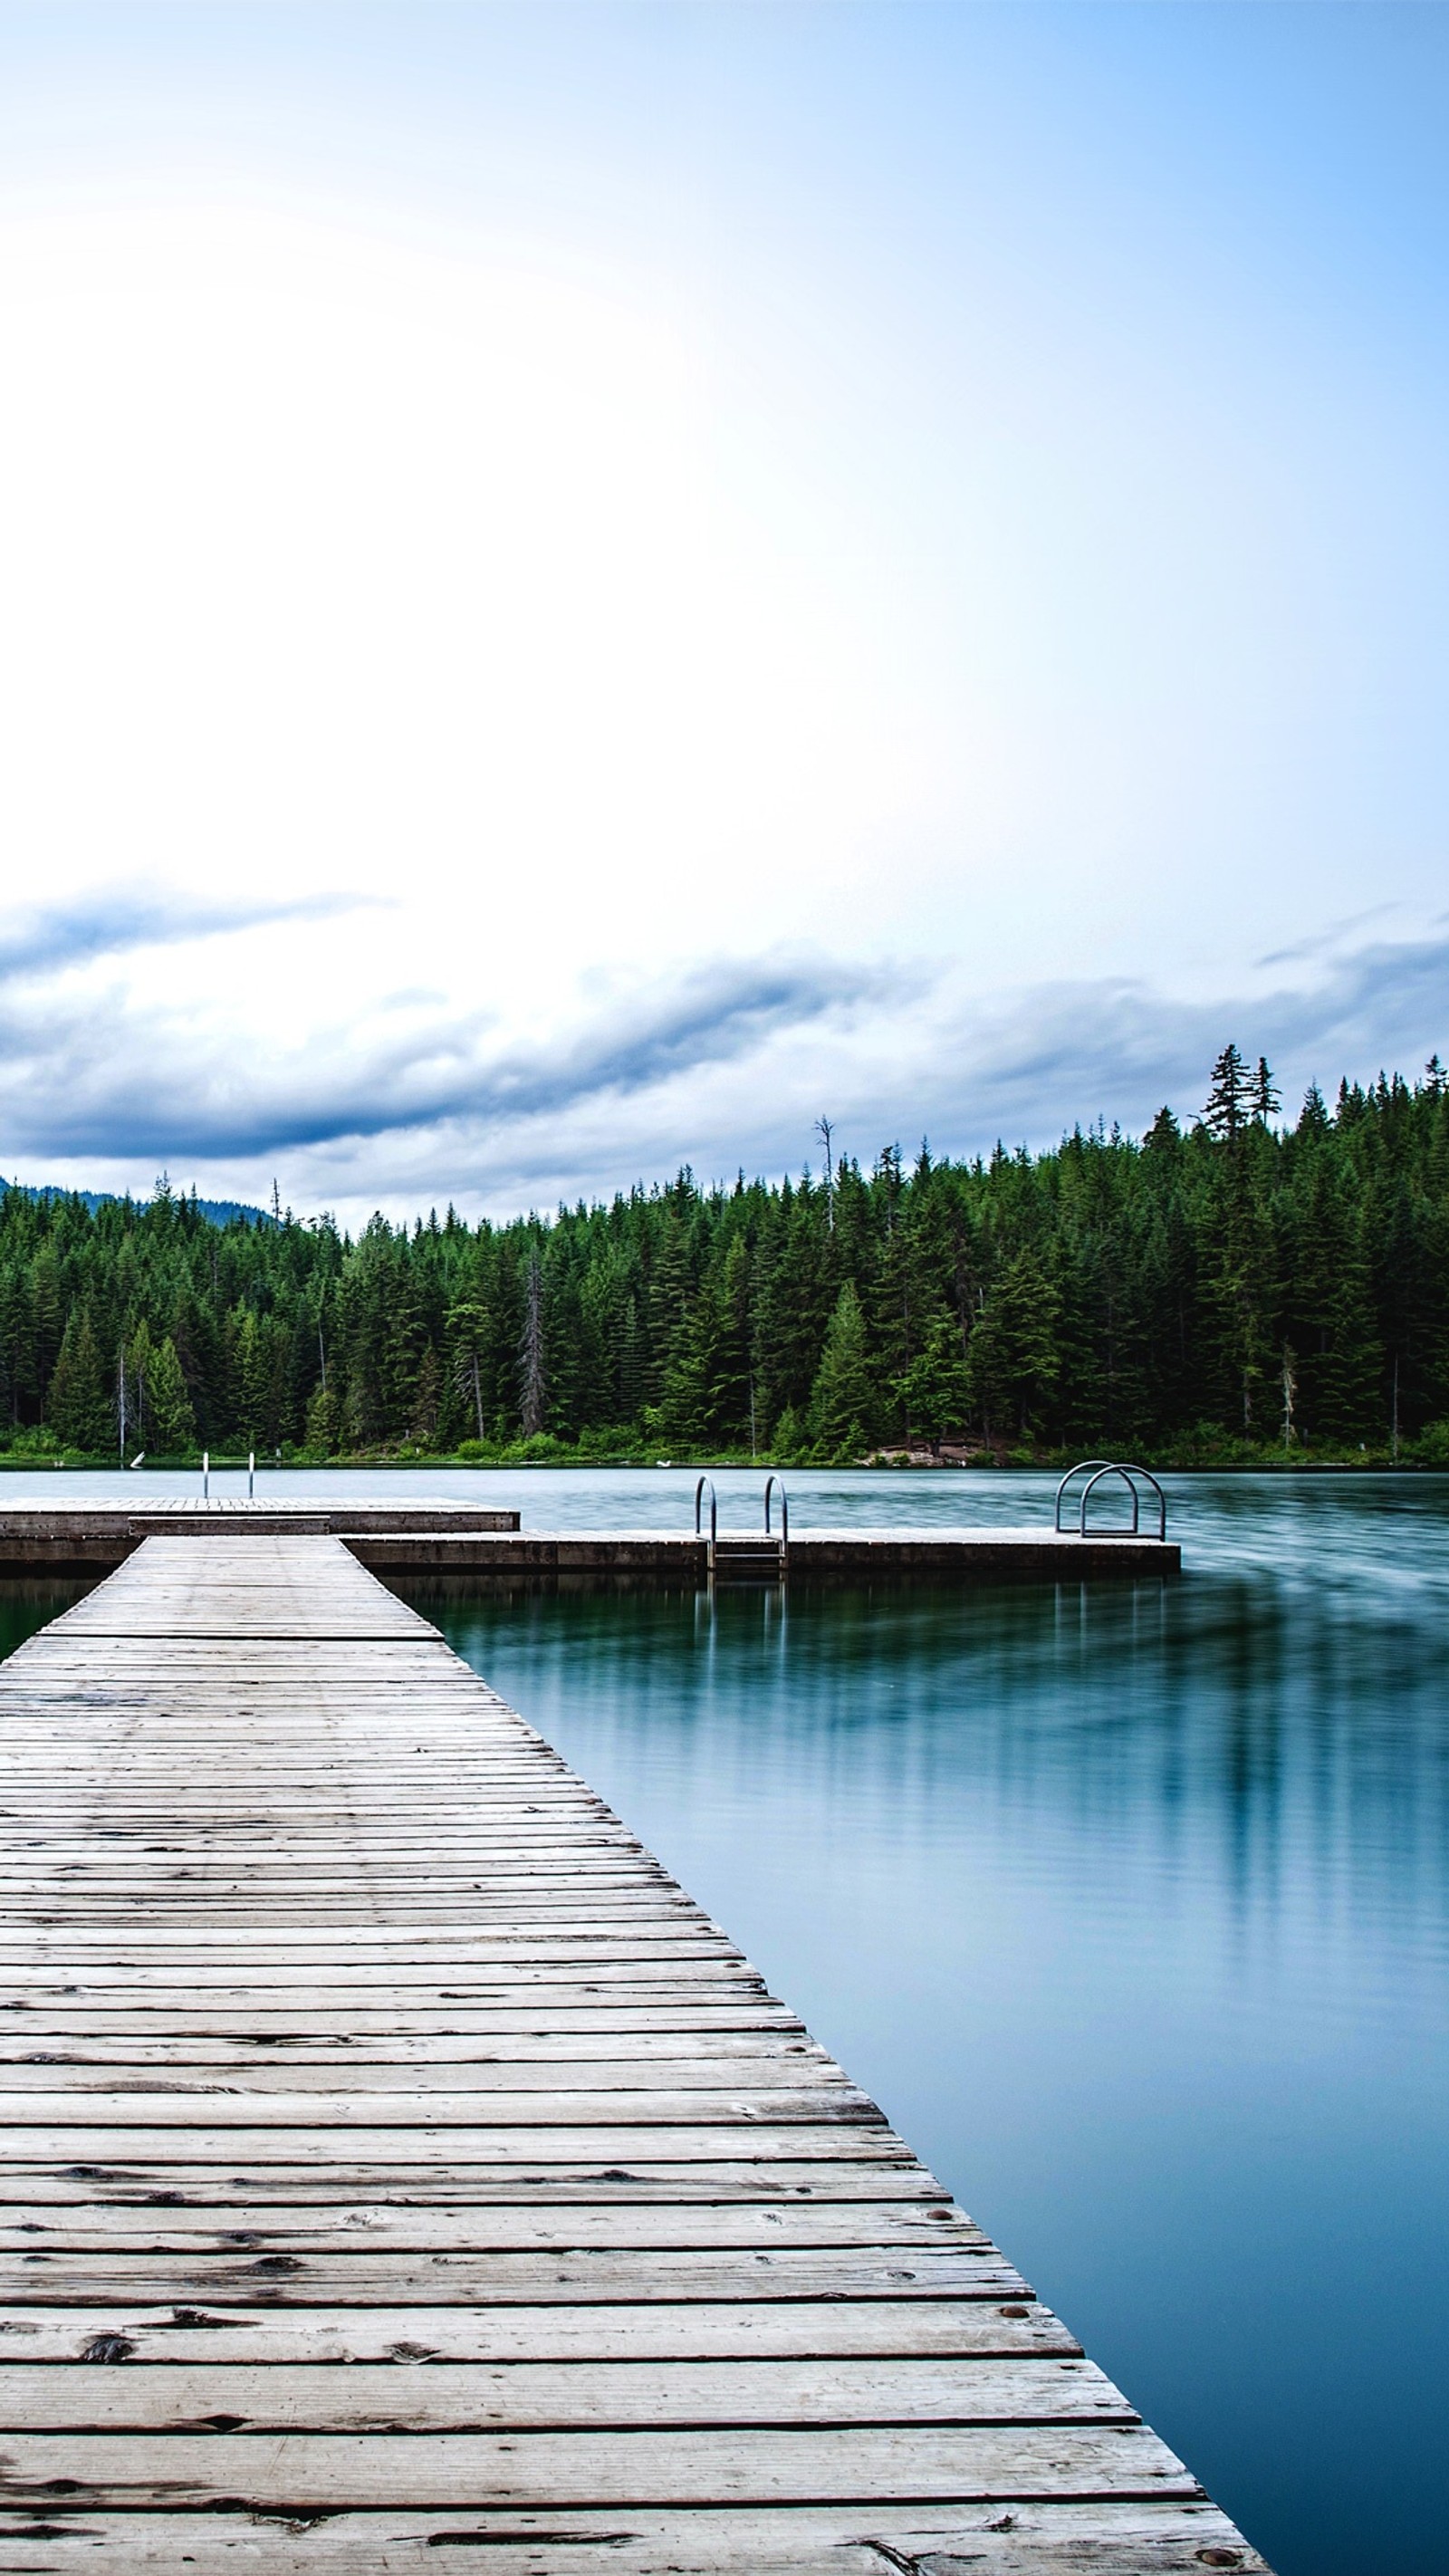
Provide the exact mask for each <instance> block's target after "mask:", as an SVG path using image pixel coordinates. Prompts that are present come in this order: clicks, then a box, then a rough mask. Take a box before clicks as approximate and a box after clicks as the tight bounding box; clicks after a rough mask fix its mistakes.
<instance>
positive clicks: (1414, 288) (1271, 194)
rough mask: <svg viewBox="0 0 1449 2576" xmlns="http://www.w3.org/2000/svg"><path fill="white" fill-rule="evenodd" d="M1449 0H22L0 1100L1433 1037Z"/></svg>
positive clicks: (426, 1085) (85, 1111)
mask: <svg viewBox="0 0 1449 2576" xmlns="http://www.w3.org/2000/svg"><path fill="white" fill-rule="evenodd" d="M1446 131H1449V11H1446V10H1445V8H1443V7H1441V6H1438V5H1427V6H1410V7H1404V8H1400V7H1398V6H1395V5H1392V0H1388V4H1387V5H1386V0H1376V4H1375V5H1372V6H1356V5H1355V6H1348V7H1336V6H1315V5H1295V6H1290V7H1286V8H1281V9H1280V8H1278V7H1276V6H1274V5H1271V0H1268V5H1263V4H1262V0H1258V5H1253V6H1232V7H1227V8H1218V7H1216V6H1206V5H1205V6H1198V5H1193V0H1181V5H1176V6H1152V5H1148V6H1109V7H1101V6H1096V5H1093V4H1092V0H1074V4H1073V5H1069V6H1065V7H1052V6H1040V7H1039V6H1034V5H1031V4H1030V0H1013V5H1009V6H1001V7H997V6H982V7H973V6H959V5H948V6H934V5H917V0H884V5H872V4H871V0H861V4H860V5H852V0H821V4H820V5H816V0H808V5H797V4H796V0H741V5H693V0H648V4H647V5H619V4H618V0H585V5H583V6H577V7H576V6H573V5H569V0H557V4H556V0H523V5H519V6H514V5H485V6H473V5H468V0H455V5H452V6H445V7H441V8H439V7H434V6H431V5H429V0H408V5H407V6H405V7H393V6H390V5H389V6H369V5H367V0H348V4H347V5H346V6H342V7H331V6H314V5H310V0H288V5H287V6H286V7H276V6H271V5H263V0H258V5H253V6H245V7H236V6H209V5H207V0H187V5H185V6H178V5H171V6H165V7H137V6H132V5H128V0H106V5H105V6H103V7H96V8H92V7H88V6H78V5H69V0H41V5H36V6H15V5H6V0H0V351H3V359H0V366H3V375H4V398H3V401H0V1168H3V1169H4V1171H5V1172H6V1174H7V1175H10V1176H14V1177H19V1178H21V1179H23V1180H27V1181H42V1182H62V1183H74V1184H76V1185H79V1186H84V1187H90V1188H115V1189H120V1188H126V1187H131V1188H133V1189H136V1190H138V1191H140V1192H142V1193H144V1192H146V1191H148V1190H149V1188H150V1186H151V1184H152V1182H153V1180H154V1178H155V1176H156V1174H157V1173H158V1172H159V1171H160V1170H162V1169H163V1168H164V1169H166V1170H167V1171H168V1172H169V1174H170V1176H171V1178H172V1180H173V1182H174V1183H175V1184H177V1185H178V1186H182V1187H189V1186H190V1185H192V1184H193V1183H194V1184H195V1185H196V1186H197V1187H198V1188H199V1189H200V1190H201V1191H202V1193H203V1194H204V1195H206V1194H210V1195H213V1196H226V1197H233V1196H236V1197H242V1198H250V1199H253V1200H258V1201H263V1202H270V1200H271V1196H272V1189H273V1184H274V1181H275V1183H276V1185H277V1187H278V1189H279V1191H280V1194H281V1197H282V1199H283V1201H284V1202H285V1203H287V1204H289V1205H291V1206H293V1207H294V1208H296V1209H297V1211H298V1212H299V1213H304V1212H307V1213H310V1212H316V1211H319V1210H321V1209H323V1208H330V1209H333V1210H335V1211H336V1212H337V1213H338V1214H339V1215H340V1216H341V1218H342V1219H343V1221H344V1222H347V1223H350V1224H356V1223H359V1222H364V1221H365V1220H366V1217H367V1216H368V1215H369V1214H370V1213H371V1211H372V1210H373V1209H374V1208H377V1207H381V1208H383V1209H384V1210H385V1211H386V1212H387V1213H388V1214H389V1215H391V1216H393V1217H394V1218H402V1217H405V1216H407V1217H410V1216H411V1215H413V1214H414V1213H415V1212H416V1211H417V1210H419V1209H421V1210H423V1211H426V1209H427V1208H428V1207H429V1206H432V1205H436V1206H438V1207H439V1208H441V1207H443V1206H444V1205H446V1204H447V1203H448V1202H450V1201H451V1202H452V1203H453V1204H454V1205H456V1206H457V1207H458V1208H459V1209H460V1211H462V1212H464V1213H465V1214H467V1215H469V1216H476V1215H478V1214H480V1213H484V1212H487V1213H491V1214H494V1215H505V1214H508V1213H512V1212H514V1211H517V1210H521V1209H526V1208H529V1207H538V1208H543V1209H547V1208H548V1207H550V1206H552V1205H554V1204H556V1203H557V1202H559V1201H560V1200H566V1201H570V1202H572V1201H573V1200H575V1199H577V1198H579V1197H581V1196H582V1197H593V1196H595V1195H606V1196H607V1195H610V1194H612V1192H613V1191H614V1190H615V1189H618V1188H624V1189H627V1188H628V1187H629V1186H630V1185H631V1183H633V1182H635V1181H636V1180H639V1179H643V1180H645V1181H650V1180H653V1179H658V1178H667V1177H669V1176H671V1175H672V1174H673V1172H674V1171H676V1170H677V1169H678V1167H679V1166H680V1165H681V1164H682V1163H686V1162H687V1163H689V1164H690V1165H692V1167H693V1168H694V1170H695V1171H696V1173H697V1174H698V1175H699V1176H700V1177H701V1178H702V1179H704V1180H706V1181H708V1180H712V1179H716V1178H720V1179H733V1177H734V1174H735V1172H736V1171H737V1170H738V1169H740V1168H743V1169H744V1170H745V1171H746V1172H748V1173H755V1172H762V1173H767V1174H778V1173H780V1172H782V1171H784V1170H786V1169H795V1170H798V1169H799V1168H800V1166H801V1165H802V1163H805V1162H807V1161H814V1162H816V1163H817V1164H818V1160H819V1147H818V1143H817V1140H816V1137H815V1133H814V1126H815V1121H816V1119H817V1118H819V1117H821V1116H828V1117H829V1118H831V1119H832V1120H833V1122H834V1125H835V1131H836V1145H837V1150H843V1151H845V1152H847V1153H852V1154H854V1155H856V1156H857V1157H858V1158H859V1159H860V1160H861V1161H862V1162H867V1163H868V1162H869V1161H871V1160H872V1159H873V1158H874V1156H875V1154H876V1153H877V1152H878V1151H879V1149H880V1147H881V1146H882V1145H884V1144H887V1143H893V1142H896V1141H900V1142H901V1143H903V1145H904V1146H905V1148H906V1150H907V1152H908V1153H909V1152H912V1151H914V1149H915V1147H916V1145H917V1144H918V1143H919V1141H920V1140H921V1139H922V1137H928V1138H929V1140H930V1144H931V1148H932V1151H933V1153H936V1154H938V1155H940V1154H946V1153H949V1154H971V1153H975V1152H977V1151H981V1150H985V1151H989V1150H990V1148H991V1146H992V1145H993V1144H994V1142H995V1141H996V1140H997V1138H998V1137H1000V1138H1002V1139H1003V1140H1004V1141H1005V1142H1006V1143H1007V1145H1008V1146H1013V1147H1014V1146H1016V1145H1018V1144H1022V1143H1024V1144H1027V1145H1029V1146H1031V1147H1033V1148H1038V1147H1043V1146H1049V1145H1050V1144H1052V1143H1053V1142H1055V1140H1056V1139H1057V1138H1058V1137H1059V1136H1060V1134H1061V1133H1062V1132H1063V1130H1064V1129H1067V1128H1070V1127H1071V1126H1072V1125H1074V1124H1075V1123H1077V1122H1080V1123H1082V1124H1083V1125H1086V1124H1088V1123H1089V1122H1093V1121H1095V1120H1097V1119H1099V1118H1101V1119H1105V1120H1106V1121H1107V1122H1108V1123H1109V1124H1110V1123H1111V1122H1113V1121H1120V1122H1121V1123H1122V1125H1123V1126H1124V1127H1126V1128H1129V1129H1133V1128H1139V1129H1140V1128H1142V1127H1144V1126H1145V1125H1146V1124H1147V1123H1148V1122H1149V1121H1150V1119H1151V1117H1152V1115H1153V1114H1154V1112H1155V1111H1156V1109H1157V1108H1158V1107H1159V1105H1160V1104H1161V1103H1163V1102H1164V1101H1166V1102H1169V1103H1170V1104H1171V1105H1172V1106H1173V1107H1174V1108H1175V1109H1176V1110H1177V1111H1178V1113H1179V1115H1181V1116H1183V1117H1184V1118H1187V1117H1190V1116H1192V1115H1193V1114H1194V1113H1195V1112H1196V1110H1197V1109H1198V1108H1199V1107H1200V1106H1201V1103H1202V1100H1203V1098H1204V1096H1205V1089H1206V1075H1207V1067H1208V1065H1209V1064H1210V1062H1211V1059H1212V1057H1213V1055H1214V1054H1215V1053H1216V1052H1217V1050H1218V1048H1219V1047H1221V1046H1222V1045H1223V1044H1224V1043H1225V1042H1226V1041H1227V1040H1229V1039H1232V1040H1234V1041H1235V1042H1236V1043H1237V1044H1238V1045H1239V1046H1241V1047H1242V1048H1243V1050H1244V1051H1245V1052H1246V1053H1248V1054H1250V1055H1252V1056H1256V1055H1257V1054H1259V1053H1260V1052H1266V1053H1267V1054H1268V1055H1269V1057H1270V1059H1271V1061H1272V1063H1273V1066H1274V1069H1275V1072H1276V1073H1277V1074H1278V1077H1279V1080H1280V1082H1281V1085H1282V1088H1283V1091H1284V1096H1285V1102H1286V1104H1287V1106H1288V1108H1289V1109H1290V1110H1291V1109H1292V1108H1293V1107H1294V1106H1295V1105H1296V1099H1297V1097H1298V1095H1299V1094H1301V1091H1302V1090H1303V1088H1304V1087H1305V1086H1306V1084H1307V1083H1308V1082H1309V1081H1310V1080H1314V1079H1316V1080H1317V1081H1319V1082H1320V1083H1321V1084H1323V1085H1324V1087H1325V1088H1332V1087H1334V1086H1336V1084H1337V1082H1338V1079H1339V1077H1340V1075H1341V1074H1344V1073H1347V1074H1349V1075H1350V1076H1352V1077H1356V1078H1368V1077H1371V1076H1372V1075H1373V1074H1375V1073H1376V1072H1377V1071H1378V1070H1379V1068H1380V1067H1381V1066H1385V1065H1387V1066H1389V1067H1399V1068H1401V1069H1403V1070H1404V1071H1405V1072H1407V1073H1409V1074H1412V1073H1414V1072H1415V1071H1417V1069H1418V1068H1419V1067H1420V1066H1421V1065H1422V1063H1423V1061H1424V1059H1425V1058H1426V1057H1427V1056H1428V1055H1429V1054H1430V1053H1431V1051H1433V1050H1435V1049H1438V1050H1440V1051H1441V1052H1443V1053H1444V1054H1446V1055H1449V868H1446V855H1449V771H1446V760H1445V739H1446V728H1445V722H1444V716H1445V695H1446V677H1449V655H1446V643H1449V542H1446V540H1449V477H1446V475H1445V472H1444V467H1443V455H1442V447H1443V423H1444V421H1445V420H1446V418H1449V338H1446V328H1445V325H1446V306H1449V291H1446V290H1449V232H1446V214H1449V152H1446V150H1445V135H1446Z"/></svg>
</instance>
